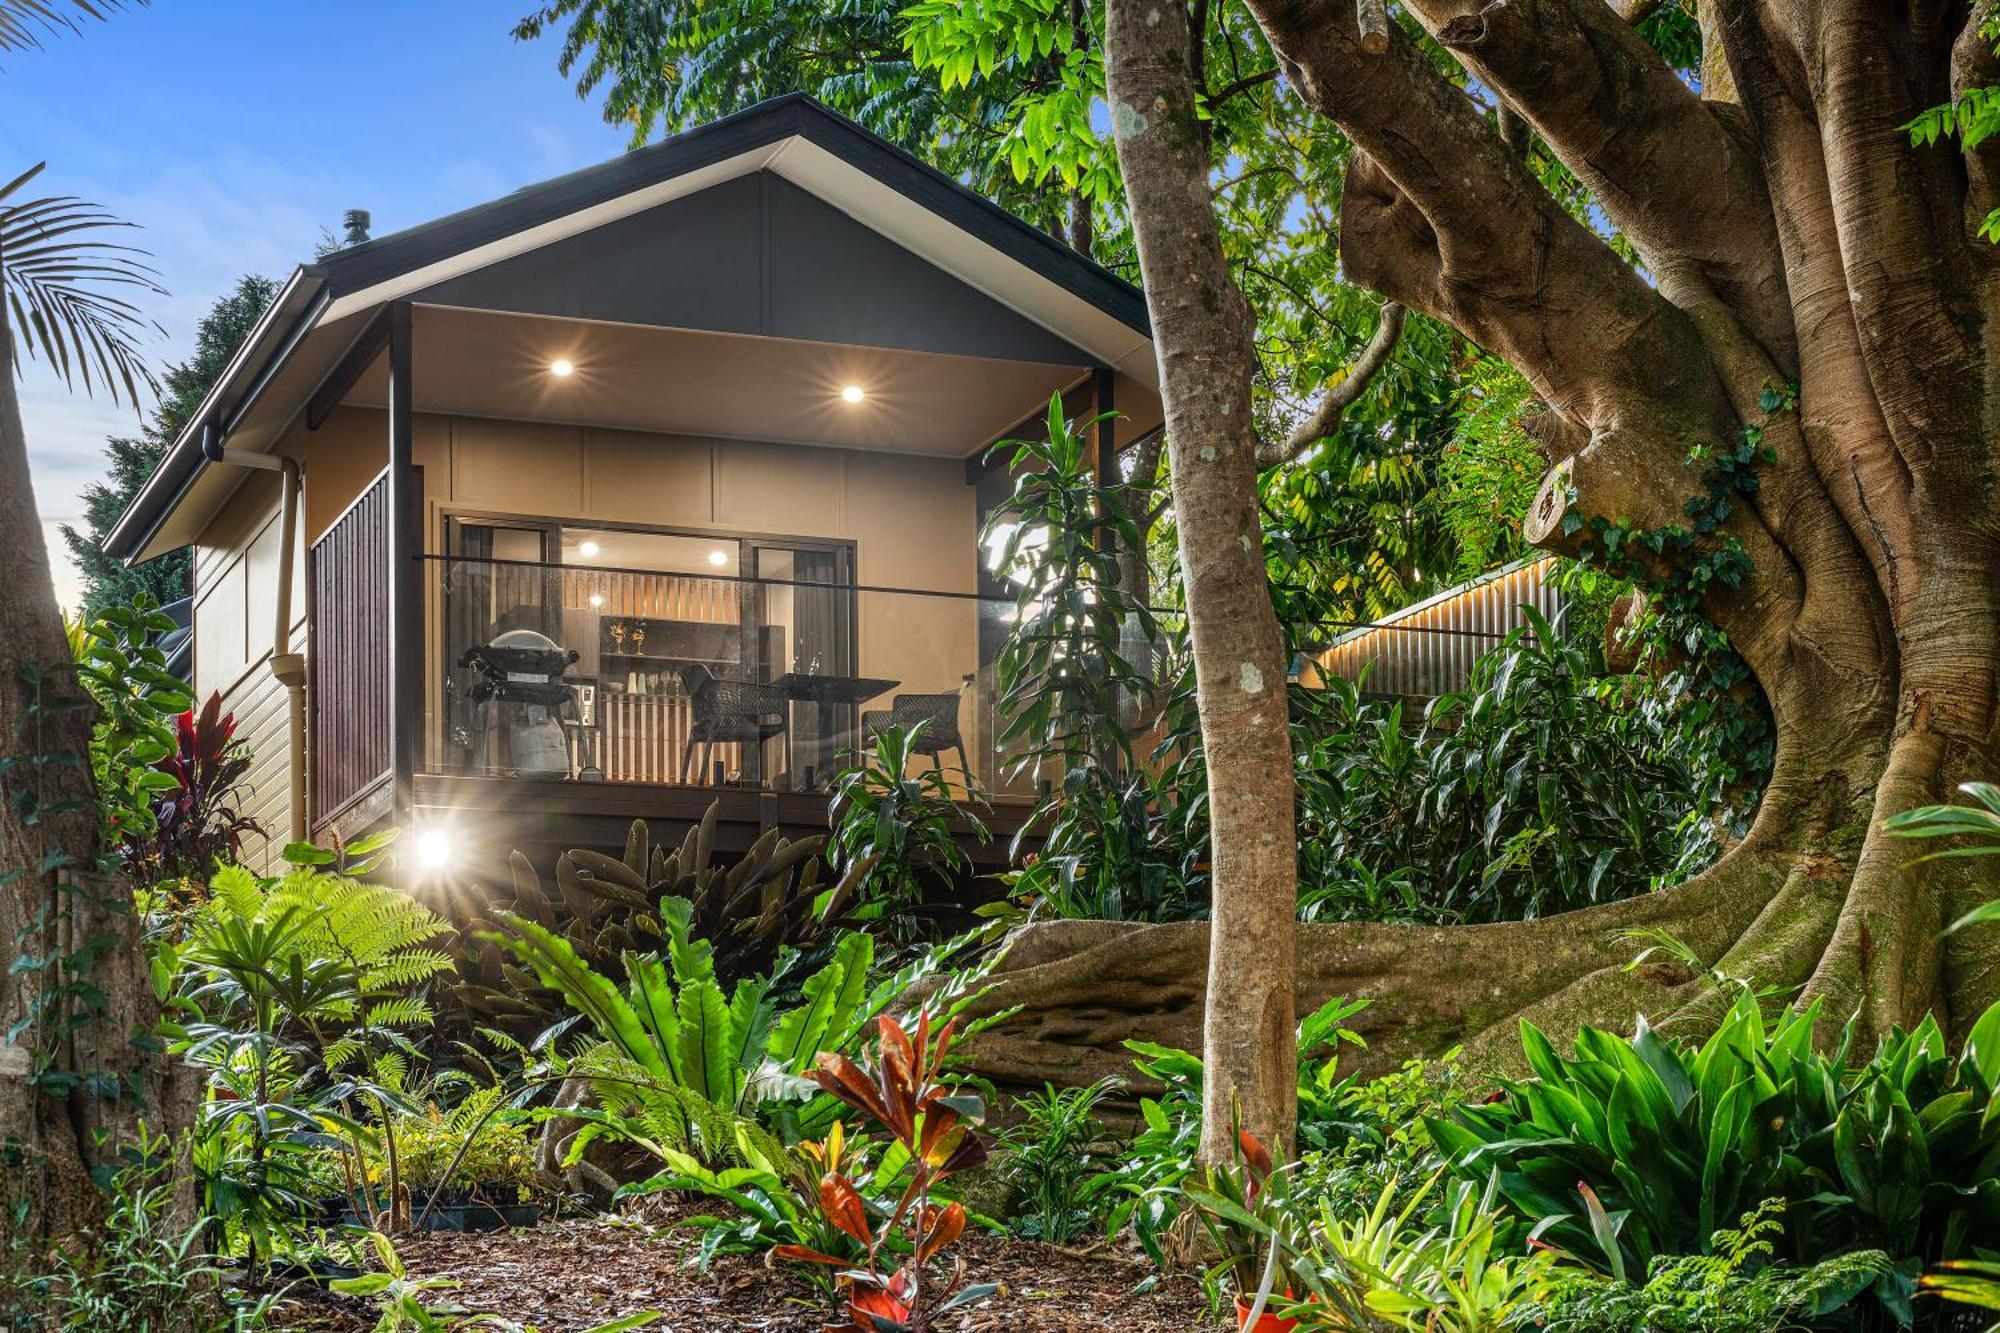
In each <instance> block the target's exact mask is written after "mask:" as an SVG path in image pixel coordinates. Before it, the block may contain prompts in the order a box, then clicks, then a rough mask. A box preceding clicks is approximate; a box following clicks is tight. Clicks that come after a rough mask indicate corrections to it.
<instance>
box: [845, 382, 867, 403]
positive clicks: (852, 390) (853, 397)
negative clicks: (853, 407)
mask: <svg viewBox="0 0 2000 1333" xmlns="http://www.w3.org/2000/svg"><path fill="white" fill-rule="evenodd" d="M840 396H841V397H842V398H843V399H845V400H846V401H848V402H850V403H858V402H860V401H861V400H862V399H863V398H866V397H867V396H868V395H867V394H866V393H863V392H862V390H861V386H860V385H859V384H850V385H848V386H847V387H846V388H845V389H842V390H841V391H840Z"/></svg>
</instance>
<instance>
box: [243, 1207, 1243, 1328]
mask: <svg viewBox="0 0 2000 1333" xmlns="http://www.w3.org/2000/svg"><path fill="white" fill-rule="evenodd" d="M684 1211H685V1212H697V1211H700V1209H697V1208H688V1209H685V1210H684ZM696 1245H697V1237H696V1235H695V1233H694V1232H692V1231H690V1230H688V1229H686V1228H684V1227H680V1226H677V1225H675V1222H674V1217H673V1215H672V1212H671V1211H669V1212H668V1213H667V1214H665V1215H664V1216H663V1215H660V1214H655V1215H653V1216H651V1217H648V1218H647V1219H646V1220H644V1221H640V1220H637V1219H624V1218H580V1219H570V1220H566V1221H555V1222H547V1223H544V1224H543V1225H541V1226H539V1227H535V1228H532V1229H529V1230H523V1231H516V1232H494V1233H491V1234H487V1235H457V1234H450V1233H443V1232H431V1233H427V1234H423V1235H417V1236H407V1237H403V1238H402V1239H401V1240H400V1241H399V1243H398V1245H397V1252H398V1253H399V1254H400V1255H401V1256H402V1258H403V1262H404V1264H405V1265H406V1266H407V1267H408V1269H409V1271H410V1274H411V1276H413V1277H422V1278H432V1277H439V1278H446V1279H449V1280H451V1281H454V1282H456V1283H457V1284H458V1285H457V1286H456V1287H454V1288H452V1289H451V1290H449V1291H443V1292H437V1293H433V1296H434V1298H436V1299H446V1298H448V1299H450V1300H451V1301H452V1302H454V1303H456V1304H458V1305H460V1306H463V1307H464V1308H465V1309H467V1310H470V1311H479V1312H490V1313H493V1314H498V1315H501V1316H504V1317H505V1318H507V1319H510V1320H513V1321H515V1322H517V1323H522V1324H533V1325H535V1326H536V1327H537V1328H538V1329H539V1330H540V1333H580V1330H583V1329H587V1328H590V1327H591V1326H592V1325H595V1324H598V1323H602V1322H604V1321H605V1320H609V1319H615V1318H617V1317H619V1316H621V1315H626V1314H634V1313H637V1312H639V1311H642V1310H657V1311H659V1312H661V1314H662V1315H663V1316H664V1317H663V1318H662V1319H661V1320H660V1321H659V1322H658V1323H657V1324H654V1325H653V1326H652V1327H654V1328H657V1329H670V1330H675V1333H680V1331H681V1330H687V1331H688V1333H701V1331H703V1330H711V1329H712V1330H724V1329H727V1330H752V1329H755V1330H768V1331H769V1333H818V1331H819V1330H820V1329H822V1328H823V1327H824V1326H825V1325H826V1323H827V1317H828V1314H829V1313H830V1312H829V1310H828V1309H827V1307H826V1305H825V1303H824V1302H823V1301H822V1300H821V1299H820V1298H819V1297H818V1296H817V1295H816V1294H815V1292H814V1291H813V1288H812V1287H811V1286H810V1285H809V1284H808V1283H807V1282H806V1281H804V1280H803V1279H802V1278H801V1277H799V1276H798V1275H797V1274H796V1272H794V1271H788V1270H787V1269H786V1268H785V1267H783V1266H780V1267H777V1268H766V1267H765V1266H764V1265H763V1263H762V1262H761V1261H759V1260H752V1259H741V1258H723V1259H718V1260H717V1261H716V1262H715V1263H714V1265H712V1266H711V1267H710V1269H709V1270H708V1271H707V1272H706V1273H704V1272H701V1271H699V1270H697V1269H695V1268H693V1267H691V1266H690V1265H689V1264H688V1262H687V1261H688V1258H689V1256H690V1255H691V1254H692V1253H693V1252H694V1250H695V1247H696ZM960 1248H961V1250H962V1252H963V1254H964V1256H965V1259H966V1264H967V1274H968V1280H970V1281H974V1282H998V1283H999V1284H1000V1290H999V1291H998V1292H997V1293H995V1294H994V1295H993V1296H992V1297H990V1298H988V1299H987V1300H984V1301H982V1302H980V1303H979V1304H978V1305H976V1306H974V1307H971V1308H969V1309H967V1310H964V1311H958V1312H954V1313H953V1314H952V1315H950V1316H947V1320H946V1322H942V1323H940V1324H939V1326H938V1327H939V1328H940V1329H941V1330H948V1331H949V1333H1001V1331H1002V1330H1004V1333H1084V1331H1086V1330H1094V1329H1118V1330H1121V1333H1209V1331H1210V1330H1220V1329H1222V1328H1223V1327H1224V1325H1222V1324H1221V1323H1218V1322H1217V1321H1215V1320H1213V1319H1211V1318H1210V1317H1209V1314H1208V1309H1207V1306H1206V1305H1205V1304H1204V1302H1203V1301H1202V1298H1201V1293H1200V1291H1199V1289H1198V1288H1197V1286H1196V1284H1195V1283H1194V1281H1193V1280H1192V1279H1190V1278H1188V1277H1185V1276H1178V1275H1176V1276H1166V1277H1161V1278H1159V1280H1158V1281H1157V1282H1155V1283H1153V1284H1151V1285H1150V1287H1149V1289H1148V1290H1145V1291H1139V1290H1137V1288H1139V1287H1140V1285H1141V1284H1142V1283H1143V1282H1144V1281H1145V1279H1147V1278H1149V1277H1152V1276H1153V1275H1154V1270H1153V1268H1152V1266H1151V1265H1150V1264H1148V1263H1146V1262H1145V1261H1144V1260H1143V1259H1142V1258H1134V1257H1131V1256H1128V1255H1124V1254H1121V1253H1118V1252H1116V1251H1114V1250H1112V1249H1111V1248H1110V1247H1108V1246H1101V1245H1100V1246H1097V1247H1094V1248H1093V1247H1081V1248H1077V1249H1066V1248H1063V1247H1059V1246H1054V1245H1043V1244H1039V1243H1036V1242H1033V1241H1023V1240H1016V1239H1012V1238H1008V1237H1000V1236H993V1235H988V1234H984V1233H980V1234H971V1235H968V1236H967V1237H966V1239H965V1240H964V1241H963V1242H962V1243H961V1246H960ZM375 1317H376V1315H375V1312H374V1310H373V1308H372V1306H371V1305H369V1304H368V1303H367V1302H363V1301H359V1300H357V1299H355V1298H351V1297H342V1296H335V1295H331V1294H328V1293H322V1292H317V1291H314V1292H303V1291H302V1292H298V1293H296V1294H295V1295H294V1296H293V1297H291V1298H290V1299H288V1300H287V1301H286V1302H285V1303H284V1305H283V1307H282V1308H281V1309H280V1310H279V1311H278V1313H277V1314H276V1315H275V1317H274V1318H273V1320H272V1326H273V1327H275V1328H282V1329H291V1330H300V1331H301V1333H304V1331H306V1330H311V1331H312V1333H366V1330H368V1329H370V1328H372V1327H373V1326H374V1323H375Z"/></svg>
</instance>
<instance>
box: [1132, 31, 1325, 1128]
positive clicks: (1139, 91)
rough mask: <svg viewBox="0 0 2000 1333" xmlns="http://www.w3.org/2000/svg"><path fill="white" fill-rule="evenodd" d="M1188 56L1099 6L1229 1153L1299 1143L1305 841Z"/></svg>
mask: <svg viewBox="0 0 2000 1333" xmlns="http://www.w3.org/2000/svg"><path fill="white" fill-rule="evenodd" d="M1192 58H1193V51H1192V43H1191V41H1190V36H1189V31H1188V24H1187V16H1186V14H1185V13H1184V12H1183V11H1182V9H1181V7H1180V6H1179V5H1178V4H1163V3H1160V0H1111V3H1110V4H1109V5H1108V6H1107V10H1106V16H1105V83H1106V88H1107V92H1108V95H1109V100H1110V103H1111V125H1112V133H1113V135H1114V136H1115V138H1116V140H1117V145H1118V158H1119V164H1120V166H1121V167H1122V168H1123V170H1124V174H1125V187H1126V194H1127V197H1128V198H1129V200H1130V201H1131V204H1132V218H1133V224H1134V225H1133V232H1134V237H1135V239H1136V241H1137V245H1138V251H1139V268H1140V271H1141V273H1142V274H1143V275H1144V278H1145V282H1146V289H1147V303H1148V309H1149V313H1150V314H1151V317H1152V322H1153V328H1154V330H1155V337H1154V345H1155V348H1156V351H1157V355H1158V357H1159V361H1160V369H1161V382H1162V385H1163V397H1164V399H1165V407H1166V428H1165V429H1166V438H1167V449H1168V455H1169V458H1168V471H1169V475H1170V477H1171V479H1172V485H1173V499H1174V517H1175V526H1176V528H1177V530H1178V533H1179V541H1180V554H1181V568H1182V573H1183V576H1184V579H1185V589H1186V605H1187V613H1188V627H1189V635H1190V638H1191V639H1192V641H1193V648H1194V664H1195V681H1196V690H1197V697H1198V702H1199V707H1200V711H1201V731H1202V745H1203V749H1204V752H1205V754H1206V756H1207V764H1208V779H1209V792H1210V819H1211V827H1212V830H1213V832H1212V838H1213V866H1214V872H1213V886H1214V887H1213V901H1214V917H1213V921H1212V922H1211V924H1210V926H1209V927H1208V929H1207V936H1208V940H1209V944H1210V947H1209V949H1208V956H1207V959H1206V962H1205V972H1206V976H1207V983H1206V994H1207V1002H1206V1006H1205V1014H1204V1018H1203V1024H1202V1032H1203V1040H1202V1047H1203V1049H1204V1050H1205V1051H1206V1052H1207V1056H1208V1077H1207V1082H1206V1085H1205V1090H1204V1102H1203V1108H1202V1154H1203V1157H1204V1158H1205V1159H1206V1160H1208V1161H1211V1162H1214V1161H1227V1160H1230V1159H1231V1156H1232V1154H1233V1152H1234V1150H1235V1149H1234V1139H1235V1136H1234V1134H1233V1133H1232V1128H1233V1127H1234V1126H1235V1125H1238V1124H1240V1126H1241V1127H1242V1128H1243V1129H1245V1130H1248V1131H1249V1132H1251V1133H1253V1134H1255V1135H1256V1136H1257V1137H1258V1138H1259V1139H1261V1140H1262V1141H1263V1142H1264V1143H1266V1144H1267V1145H1270V1146H1271V1147H1272V1148H1273V1150H1274V1151H1279V1152H1284V1153H1287V1154H1289V1152H1290V1150H1291V1146H1292V1135H1293V1128H1294V1124H1295V1121H1296V1099H1297V1088H1296V1075H1295V1065H1296V1060H1295V1057H1294V1050H1293V1045H1294V1042H1293V1026H1294V1023H1295V1016H1294V1011H1293V987H1292V982H1291V973H1292V949H1293V925H1292V921H1293V905H1294V903H1295V902H1296V900H1297V882H1296V876H1297V848H1296V845H1295V837H1296V833H1295V828H1294V821H1293V814H1292V801H1293V788H1292V755H1291V740H1290V733H1289V730H1288V726H1287V720H1286V704H1285V661H1284V648H1283V640H1282V637H1281V635H1280V632H1279V627H1278V620H1277V616H1276V614H1275V613H1274V612H1273V610H1272V607H1271V598H1270V591H1269V589H1268V587H1267V586H1266V581H1265V579H1266V575H1265V568H1264V549H1263V532H1262V527H1261V525H1260V523H1259V522H1258V515H1257V507H1256V486H1257V459H1256V436H1255V432H1254V426H1253V422H1252V419H1251V402H1250V379H1251V370H1252V363H1253V357H1254V355H1255V353H1254V348H1253V344H1252V341H1251V335H1252V332H1253V328H1254V325H1253V319H1252V316H1251V312H1250V309H1249V306H1248V303H1247V302H1245V300H1244V299H1243V295H1242V293H1241V292H1240V291H1239V290H1238V289H1237V287H1236V284H1235V281H1234V280H1233V279H1232V277H1231V276H1230V273H1229V266H1228V262H1227V260H1226V259H1225V258H1224V256H1223V252H1222V244H1221V239H1220V236H1219V233H1218V232H1217V230H1216V226H1215V214H1214V210H1213V206H1212V203H1211V195H1210V193H1209V170H1210V166H1211V163H1210V145H1209V139H1208V134H1207V132H1206V130H1205V128H1204V127H1203V122H1202V120H1201V118H1200V115H1199V112H1198V108H1197V105H1196V90H1197V86H1198V85H1197V82H1196V79H1195V77H1194V73H1193V67H1192V64H1191V60H1192Z"/></svg>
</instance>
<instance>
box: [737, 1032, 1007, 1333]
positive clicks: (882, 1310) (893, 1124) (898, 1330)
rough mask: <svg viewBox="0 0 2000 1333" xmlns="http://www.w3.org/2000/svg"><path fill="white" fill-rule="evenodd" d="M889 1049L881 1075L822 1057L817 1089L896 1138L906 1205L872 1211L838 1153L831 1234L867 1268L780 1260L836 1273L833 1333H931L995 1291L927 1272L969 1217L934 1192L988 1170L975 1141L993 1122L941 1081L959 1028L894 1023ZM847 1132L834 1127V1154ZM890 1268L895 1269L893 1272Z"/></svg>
mask: <svg viewBox="0 0 2000 1333" xmlns="http://www.w3.org/2000/svg"><path fill="white" fill-rule="evenodd" d="M877 1026H878V1028H879V1030H880V1034H881V1040H880V1045H879V1050H878V1055H877V1058H876V1062H875V1068H874V1069H873V1070H872V1071H870V1070H865V1069H863V1068H862V1067H861V1066H859V1065H857V1064H855V1063H854V1061H852V1060H850V1059H848V1058H847V1057H846V1056H844V1055H841V1054H838V1053H837V1052H831V1051H829V1052H824V1053H822V1054H821V1055H820V1057H819V1061H818V1066H817V1068H815V1069H814V1071H813V1079H814V1081H815V1082H817V1083H818V1084H819V1085H820V1086H821V1087H822V1088H825V1089H826V1090H827V1091H828V1092H829V1093H831V1094H833V1096H835V1097H838V1098H839V1099H840V1100H841V1101H843V1102H845V1103H847V1105H849V1106H851V1107H853V1108H854V1109H855V1110H857V1111H860V1112H862V1113H863V1114H865V1115H867V1116H868V1117H869V1118H870V1119H871V1120H873V1121H875V1122H876V1123H877V1124H879V1125H881V1126H882V1127H883V1128H884V1129H886V1130H888V1131H889V1133H890V1134H892V1135H894V1136H895V1139H896V1141H897V1142H898V1143H900V1144H901V1145H902V1146H903V1147H904V1148H905V1149H906V1150H907V1151H908V1152H909V1155H910V1179H909V1183H908V1184H907V1185H906V1186H905V1187H904V1189H903V1193H902V1197H901V1198H899V1199H896V1200H895V1201H894V1202H893V1203H891V1202H889V1201H887V1200H884V1201H881V1202H879V1203H876V1204H874V1205H871V1204H870V1202H869V1201H868V1200H867V1199H864V1198H863V1197H862V1195H861V1191H860V1190H859V1189H858V1188H856V1187H855V1184H854V1182H853V1180H851V1179H850V1178H849V1177H848V1176H846V1175H845V1174H843V1173H842V1172H841V1171H840V1170H839V1165H840V1160H841V1158H840V1153H839V1150H838V1148H837V1147H836V1148H834V1149H833V1151H831V1152H827V1153H825V1154H823V1155H822V1158H821V1160H822V1161H824V1162H825V1163H826V1166H827V1170H826V1172H825V1174H824V1175H822V1176H821V1177H820V1182H819V1205H820V1208H821V1210H822V1211H823V1212H824V1213H825V1214H826V1219H827V1221H828V1222H829V1223H831V1224H832V1226H833V1227H834V1228H835V1229H836V1230H838V1231H840V1232H842V1233H843V1234H845V1235H848V1236H851V1237H853V1238H854V1240H856V1241H857V1242H859V1243H860V1245H861V1246H862V1248H863V1250H864V1251H865V1255H866V1257H865V1258H864V1259H863V1260H862V1262H861V1264H860V1265H859V1266H855V1265H854V1263H853V1261H852V1260H849V1259H842V1258H838V1257H836V1256H834V1255H831V1254H825V1253H822V1252H821V1251H818V1250H813V1249H808V1248H806V1247H805V1246H802V1245H780V1246H778V1247H777V1248H776V1249H774V1250H773V1251H772V1254H773V1255H775V1256H776V1257H777V1258H780V1259H792V1260H796V1261H798V1262H800V1263H809V1264H830V1265H832V1266H833V1267H835V1268H837V1269H839V1270H840V1271H839V1272H838V1273H836V1274H835V1281H836V1282H837V1283H838V1289H839V1291H840V1293H841V1296H842V1299H843V1300H844V1301H845V1308H844V1309H843V1310H842V1313H843V1314H844V1315H845V1316H846V1322H845V1323H841V1324H836V1325H832V1326H831V1327H832V1329H834V1330H838V1331H840V1333H847V1331H848V1330H859V1331H860V1333H930V1330H931V1328H932V1327H933V1324H932V1321H933V1320H934V1319H936V1318H937V1316H939V1315H941V1314H944V1313H946V1312H947V1311H949V1310H955V1309H958V1308H959V1307H961V1306H964V1305H968V1304H970V1303H971V1302H973V1301H976V1300H980V1299H982V1298H984V1297H986V1296H989V1295H991V1294H992V1293H993V1291H994V1290H995V1289H996V1288H995V1285H994V1284H992V1283H983V1284H978V1285H970V1286H968V1285H967V1284H966V1282H965V1263H964V1261H963V1260H958V1261H956V1262H954V1263H953V1264H952V1265H951V1267H950V1269H949V1270H948V1271H947V1272H945V1273H943V1274H941V1275H939V1276H938V1278H937V1280H935V1281H933V1280H932V1275H931V1274H930V1273H929V1272H928V1271H927V1270H928V1268H929V1267H930V1265H931V1264H932V1263H934V1262H936V1261H937V1260H938V1259H939V1258H940V1257H941V1256H942V1254H943V1253H944V1251H945V1250H946V1249H948V1248H950V1246H951V1244H952V1243H953V1242H954V1241H956V1240H957V1239H958V1238H959V1236H960V1235H962V1234H963V1233H964V1231H965V1209H964V1208H963V1207H961V1206H960V1205H959V1204H957V1203H956V1202H946V1203H944V1204H938V1203H936V1202H934V1201H933V1200H932V1198H931V1191H932V1190H933V1189H935V1188H936V1187H937V1185H938V1184H939V1182H941V1181H943V1180H945V1179H947V1178H948V1177H951V1176H953V1175H956V1174H957V1173H959V1172H961V1171H966V1170H970V1169H971V1168H973V1167H975V1166H978V1165H979V1164H980V1163H981V1162H983V1161H985V1160H986V1145H985V1144H984V1143H982V1142H981V1141H980V1139H979V1136H978V1135H977V1134H975V1133H973V1126H975V1125H977V1124H978V1123H979V1122H980V1121H981V1120H982V1119H984V1118H985V1114H986V1108H985V1105H984V1103H982V1102H981V1101H980V1099H979V1098H978V1097H975V1096H968V1095H962V1094H957V1093H954V1092H953V1091H952V1090H951V1088H950V1087H949V1086H948V1085H946V1084H945V1083H943V1082H941V1081H940V1079H939V1076H938V1075H939V1071H940V1070H941V1069H942V1068H943V1065H944V1058H945V1055H946V1053H947V1052H948V1051H950V1049H951V1038H952V1029H953V1027H954V1024H953V1023H946V1024H945V1025H944V1026H943V1027H942V1028H940V1029H938V1031H937V1034H936V1036H935V1038H933V1036H932V1033H931V1019H930V1015H929V1014H924V1015H922V1016H920V1017H919V1018H918V1019H917V1029H916V1032H915V1033H911V1032H908V1031H906V1030H905V1029H904V1028H903V1026H902V1025H901V1024H900V1023H898V1022H897V1021H896V1020H895V1019H893V1018H886V1017H885V1018H882V1019H879V1020H877ZM843 1135H844V1130H843V1129H842V1128H841V1127H840V1126H839V1125H838V1124H836V1126H835V1129H834V1135H833V1137H832V1139H831V1140H830V1141H829V1142H830V1144H838V1143H839V1142H840V1140H841V1138H842V1136H843ZM886 1265H893V1266H892V1267H890V1266H886Z"/></svg>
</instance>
